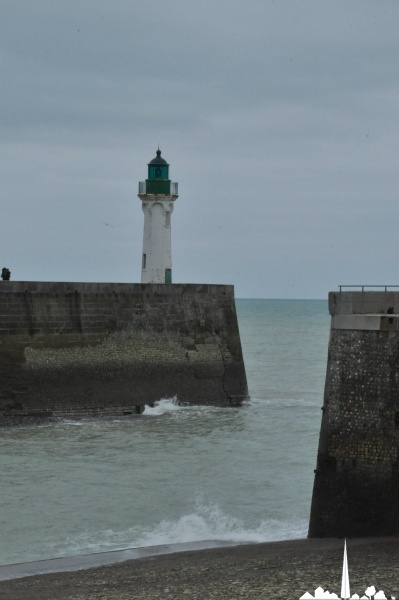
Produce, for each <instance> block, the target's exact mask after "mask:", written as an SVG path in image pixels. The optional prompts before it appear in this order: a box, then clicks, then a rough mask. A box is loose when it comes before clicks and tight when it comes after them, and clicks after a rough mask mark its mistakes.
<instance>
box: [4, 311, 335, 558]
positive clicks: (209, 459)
mask: <svg viewBox="0 0 399 600" xmlns="http://www.w3.org/2000/svg"><path fill="white" fill-rule="evenodd" d="M237 309H238V314H239V325H240V331H241V341H242V345H243V351H244V358H245V363H246V369H247V376H248V382H249V388H250V394H251V400H250V401H249V402H248V403H246V404H245V405H244V406H243V407H241V408H239V409H232V408H231V409H226V408H224V409H222V408H209V407H180V406H178V405H177V404H176V401H175V400H174V399H167V400H160V402H159V403H158V405H157V406H155V407H154V408H152V409H151V408H147V409H146V412H145V414H144V415H141V416H138V417H132V418H127V419H126V418H125V419H120V418H119V419H111V420H86V421H68V420H66V421H63V422H60V423H57V424H48V425H43V426H35V427H33V426H32V427H25V428H16V429H2V430H0V472H1V492H0V531H1V542H0V544H1V545H0V564H11V563H15V562H25V561H31V560H39V559H44V558H50V557H58V556H69V555H77V554H84V553H90V552H101V551H107V550H113V549H119V548H125V547H129V546H135V547H136V546H151V545H157V544H164V543H168V544H171V543H178V542H192V541H198V540H219V541H237V542H244V541H248V542H258V541H259V542H260V541H268V540H278V539H288V538H295V537H304V536H306V532H307V523H308V516H309V508H310V498H311V491H312V484H313V469H314V467H315V461H316V451H317V442H318V433H319V427H320V419H321V411H320V406H321V405H322V399H323V388H324V376H325V369H326V359H327V344H328V333H329V316H328V311H327V303H326V302H325V301H308V300H300V301H294V300H283V301H279V300H237Z"/></svg>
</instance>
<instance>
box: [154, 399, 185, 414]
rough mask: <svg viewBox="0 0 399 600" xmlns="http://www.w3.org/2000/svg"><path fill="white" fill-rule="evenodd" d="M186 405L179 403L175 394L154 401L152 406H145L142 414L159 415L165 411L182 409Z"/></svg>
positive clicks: (165, 412)
mask: <svg viewBox="0 0 399 600" xmlns="http://www.w3.org/2000/svg"><path fill="white" fill-rule="evenodd" d="M185 408H187V406H184V405H180V404H179V401H178V399H177V396H174V397H173V398H162V399H161V400H157V401H156V402H154V406H146V407H145V411H144V414H145V416H146V417H159V416H160V415H165V414H167V413H171V412H176V411H179V410H184V409H185Z"/></svg>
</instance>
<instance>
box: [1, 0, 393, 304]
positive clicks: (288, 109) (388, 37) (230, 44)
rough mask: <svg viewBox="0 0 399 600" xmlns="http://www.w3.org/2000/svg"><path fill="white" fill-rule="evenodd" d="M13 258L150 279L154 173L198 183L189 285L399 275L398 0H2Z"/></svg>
mask: <svg viewBox="0 0 399 600" xmlns="http://www.w3.org/2000/svg"><path fill="white" fill-rule="evenodd" d="M0 12H1V14H0V21H1V29H2V31H1V32H0V33H1V54H2V56H1V69H2V74H1V77H2V110H1V115H2V116H1V119H2V123H1V134H2V140H1V171H2V173H1V177H2V184H1V228H0V263H1V265H0V267H2V266H7V267H9V268H10V269H11V271H12V278H13V279H18V280H36V279H37V280H60V281H62V280H65V281H118V282H124V281H125V282H130V281H133V282H137V281H140V269H141V250H142V231H143V214H142V211H141V207H140V201H139V199H138V198H137V195H136V194H137V184H138V181H140V180H144V179H145V178H146V174H147V163H148V162H149V161H150V160H151V159H152V158H153V157H154V156H155V150H156V149H157V146H158V142H159V144H160V148H161V150H162V156H163V157H164V158H166V160H167V161H168V162H169V163H170V165H171V167H170V174H171V178H172V180H173V181H178V183H179V193H180V196H179V199H178V200H177V201H176V205H175V211H174V213H173V217H172V246H173V278H174V282H176V283H177V282H188V283H191V282H201V283H202V282H204V283H233V284H235V287H236V296H238V297H258V298H326V296H327V293H328V291H329V290H331V289H336V287H337V285H338V284H347V283H349V284H357V283H360V284H399V276H398V270H399V269H398V264H399V259H398V247H399V243H398V230H399V227H398V223H399V208H398V207H399V203H398V195H399V192H398V183H399V177H398V172H399V169H398V157H399V141H398V140H399V34H398V32H399V2H397V0H392V1H389V0H378V1H377V0H375V1H372V2H371V1H368V0H358V1H351V0H342V1H341V0H334V1H332V0H331V1H323V0H301V1H299V0H290V1H285V0H274V1H272V0H240V1H238V0H201V1H200V2H197V1H196V2H194V1H193V0H168V1H167V2H165V1H161V0H153V1H152V2H149V1H148V0H112V2H111V0H68V2H65V1H64V0H1V2H0Z"/></svg>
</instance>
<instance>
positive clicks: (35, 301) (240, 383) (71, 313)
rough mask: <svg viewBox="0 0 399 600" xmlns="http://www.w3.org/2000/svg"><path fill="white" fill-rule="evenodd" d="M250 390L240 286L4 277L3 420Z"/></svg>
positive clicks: (227, 399)
mask: <svg viewBox="0 0 399 600" xmlns="http://www.w3.org/2000/svg"><path fill="white" fill-rule="evenodd" d="M175 395H177V397H178V400H179V401H181V402H193V403H198V404H215V405H236V404H239V403H240V402H241V401H242V400H243V399H244V398H245V397H246V396H247V382H246V375H245V368H244V362H243V357H242V351H241V343H240V336H239V331H238V324H237V316H236V310H235V301H234V288H233V286H223V285H178V284H174V285H167V286H166V285H156V284H145V285H143V284H111V283H110V284H102V283H45V282H14V281H5V282H2V283H0V421H2V422H3V423H8V422H10V421H12V422H14V421H15V420H17V417H18V418H22V417H27V416H29V415H31V416H34V417H38V416H44V417H46V416H79V415H97V414H99V415H107V414H129V413H134V412H137V411H139V410H141V407H143V406H144V405H145V404H148V403H153V402H154V401H156V400H159V399H160V398H163V397H172V396H175Z"/></svg>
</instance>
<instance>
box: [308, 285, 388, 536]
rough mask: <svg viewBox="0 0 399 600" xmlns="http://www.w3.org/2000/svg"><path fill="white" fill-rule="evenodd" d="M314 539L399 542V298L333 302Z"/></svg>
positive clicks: (374, 295) (335, 296) (381, 294)
mask: <svg viewBox="0 0 399 600" xmlns="http://www.w3.org/2000/svg"><path fill="white" fill-rule="evenodd" d="M329 310H330V314H331V333H330V342H329V352H328V364H327V374H326V385H325V394H324V405H323V407H322V409H323V416H322V421H321V430H320V442H319V449H318V456H317V467H316V471H315V480H314V489H313V499H312V508H311V515H310V525H309V536H310V537H336V536H340V537H341V536H342V537H344V536H346V537H350V536H372V535H374V536H376V535H399V509H398V507H399V292H396V291H389V290H384V291H364V290H363V291H348V292H343V291H341V292H332V293H330V294H329Z"/></svg>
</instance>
